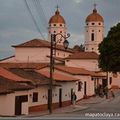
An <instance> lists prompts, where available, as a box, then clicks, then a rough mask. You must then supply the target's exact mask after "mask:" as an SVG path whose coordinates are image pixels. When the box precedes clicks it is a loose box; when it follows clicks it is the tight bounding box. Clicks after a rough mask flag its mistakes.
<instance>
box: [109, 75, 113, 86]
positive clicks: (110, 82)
mask: <svg viewBox="0 0 120 120" xmlns="http://www.w3.org/2000/svg"><path fill="white" fill-rule="evenodd" d="M109 84H110V85H111V84H112V77H110V81H109Z"/></svg>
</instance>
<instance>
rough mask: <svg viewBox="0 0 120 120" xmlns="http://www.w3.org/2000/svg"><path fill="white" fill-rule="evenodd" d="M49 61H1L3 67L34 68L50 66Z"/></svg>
mask: <svg viewBox="0 0 120 120" xmlns="http://www.w3.org/2000/svg"><path fill="white" fill-rule="evenodd" d="M48 65H49V64H48V63H0V67H3V68H28V69H29V68H33V69H40V68H44V67H46V66H48Z"/></svg>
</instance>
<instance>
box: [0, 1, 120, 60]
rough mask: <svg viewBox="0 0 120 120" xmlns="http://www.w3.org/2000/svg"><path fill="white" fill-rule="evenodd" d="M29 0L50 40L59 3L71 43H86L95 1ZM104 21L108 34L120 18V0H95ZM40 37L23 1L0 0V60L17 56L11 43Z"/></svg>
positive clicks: (39, 24)
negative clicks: (88, 19)
mask: <svg viewBox="0 0 120 120" xmlns="http://www.w3.org/2000/svg"><path fill="white" fill-rule="evenodd" d="M39 1H40V3H39V2H38V0H27V2H28V5H29V7H30V9H31V11H32V14H33V16H34V18H35V20H36V23H37V25H38V27H39V29H40V31H41V32H42V34H43V36H44V38H45V39H47V27H48V21H49V19H50V17H51V16H52V15H54V12H55V10H56V6H57V5H59V7H60V12H61V15H62V16H63V17H64V19H65V21H66V23H67V29H68V32H69V33H70V34H71V37H70V38H69V42H70V46H71V47H72V46H74V45H76V44H78V45H80V44H81V43H84V26H85V19H86V17H87V16H88V15H89V14H90V13H92V10H93V4H94V0H39ZM95 1H96V4H97V10H98V12H99V13H100V14H101V15H102V16H103V18H104V21H105V36H106V35H107V32H108V31H109V29H110V27H112V26H113V25H115V24H116V23H118V22H119V21H120V0H95ZM34 38H40V39H43V37H42V36H41V34H40V33H39V32H38V30H37V28H36V26H35V24H34V22H33V19H32V18H31V15H30V13H29V11H28V9H27V8H26V5H25V1H24V0H0V59H2V58H4V57H8V56H11V55H14V48H12V47H11V45H16V44H19V43H23V42H25V41H28V40H31V39H34Z"/></svg>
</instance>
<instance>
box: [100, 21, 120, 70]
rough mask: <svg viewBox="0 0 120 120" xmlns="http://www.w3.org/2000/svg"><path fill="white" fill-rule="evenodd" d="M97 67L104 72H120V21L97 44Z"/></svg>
mask: <svg viewBox="0 0 120 120" xmlns="http://www.w3.org/2000/svg"><path fill="white" fill-rule="evenodd" d="M99 52H100V55H99V67H100V68H101V69H102V70H103V71H106V72H120V23H118V24H117V25H115V26H113V27H112V28H111V29H110V31H109V32H108V35H107V37H105V38H104V40H103V41H102V42H101V44H100V45H99Z"/></svg>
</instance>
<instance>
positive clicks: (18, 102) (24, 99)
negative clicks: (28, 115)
mask: <svg viewBox="0 0 120 120" xmlns="http://www.w3.org/2000/svg"><path fill="white" fill-rule="evenodd" d="M27 101H28V95H22V96H16V97H15V115H21V112H22V111H21V110H22V102H27Z"/></svg>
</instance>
